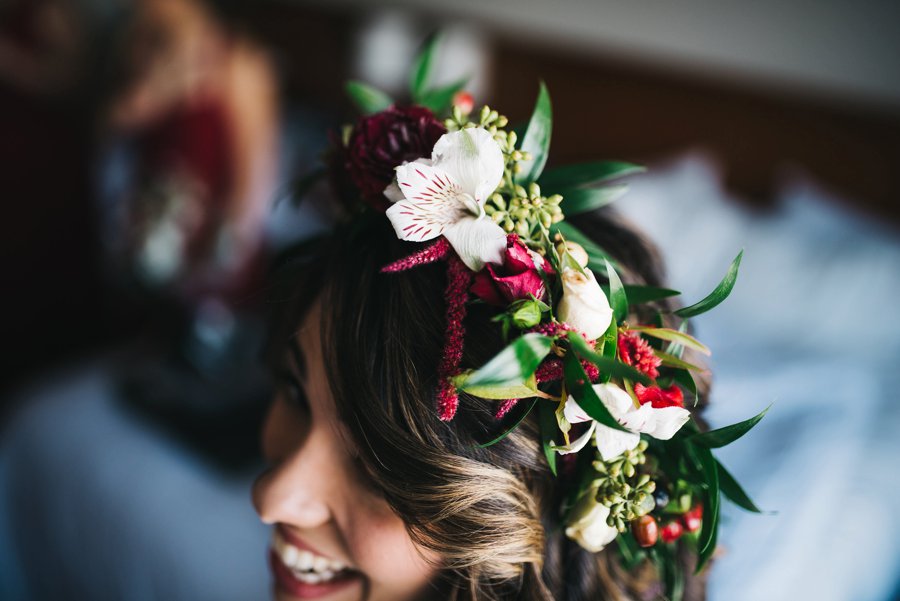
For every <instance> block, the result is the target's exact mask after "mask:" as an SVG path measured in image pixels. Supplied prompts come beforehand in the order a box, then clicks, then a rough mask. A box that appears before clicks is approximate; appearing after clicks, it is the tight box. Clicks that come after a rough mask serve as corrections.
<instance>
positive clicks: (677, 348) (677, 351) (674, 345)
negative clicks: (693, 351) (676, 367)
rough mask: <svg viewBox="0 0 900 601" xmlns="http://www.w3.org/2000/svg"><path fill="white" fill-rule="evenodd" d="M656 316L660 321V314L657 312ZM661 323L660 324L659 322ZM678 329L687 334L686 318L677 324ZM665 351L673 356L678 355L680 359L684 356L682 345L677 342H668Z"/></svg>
mask: <svg viewBox="0 0 900 601" xmlns="http://www.w3.org/2000/svg"><path fill="white" fill-rule="evenodd" d="M657 316H658V317H659V318H660V322H661V321H662V315H660V314H658V313H657ZM660 325H662V324H660ZM678 331H679V332H681V333H682V334H687V331H688V320H686V319H685V320H683V321H682V322H681V324H679V326H678ZM666 352H667V353H668V354H670V355H672V356H673V357H678V358H679V359H681V358H682V357H683V356H684V345H683V344H680V343H678V342H670V343H669V344H668V346H666Z"/></svg>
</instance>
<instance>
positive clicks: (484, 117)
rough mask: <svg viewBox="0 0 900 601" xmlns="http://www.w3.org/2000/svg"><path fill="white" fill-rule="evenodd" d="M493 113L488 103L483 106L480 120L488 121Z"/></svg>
mask: <svg viewBox="0 0 900 601" xmlns="http://www.w3.org/2000/svg"><path fill="white" fill-rule="evenodd" d="M490 115H491V107H489V106H488V105H484V106H483V107H481V115H479V121H481V123H487V120H488V117H490Z"/></svg>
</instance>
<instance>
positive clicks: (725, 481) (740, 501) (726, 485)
mask: <svg viewBox="0 0 900 601" xmlns="http://www.w3.org/2000/svg"><path fill="white" fill-rule="evenodd" d="M716 468H717V469H718V470H719V486H720V487H721V489H722V494H724V495H725V496H726V497H728V498H729V499H731V500H732V501H733V502H734V504H735V505H737V506H738V507H741V508H742V509H746V510H747V511H751V512H753V513H762V511H760V509H759V507H757V506H756V503H754V502H753V501H752V500H751V499H750V496H749V495H748V494H747V493H746V492H744V489H743V488H742V487H741V485H740V484H738V481H737V480H735V479H734V476H732V475H731V474H730V473H729V472H728V470H726V469H725V466H723V465H722V464H721V463H720V462H719V461H716Z"/></svg>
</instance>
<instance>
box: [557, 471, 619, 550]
mask: <svg viewBox="0 0 900 601" xmlns="http://www.w3.org/2000/svg"><path fill="white" fill-rule="evenodd" d="M596 496H597V488H596V487H591V488H590V489H588V490H587V491H586V492H585V493H584V494H583V495H582V496H581V498H580V499H579V500H578V504H577V505H576V506H575V508H574V509H573V511H572V517H571V521H570V522H569V525H568V526H567V527H566V536H568V537H569V538H571V539H572V540H574V541H575V542H577V543H578V544H579V545H581V546H582V547H583V548H584V549H587V550H588V551H590V552H591V553H597V552H599V551H601V550H602V549H603V547H605V546H606V545H608V544H609V543H611V542H612V541H613V540H615V538H616V536H618V535H619V531H618V530H616V529H615V528H613V527H612V526H609V525H608V524H607V523H606V518H608V517H609V507H607V506H606V505H604V504H602V503H598V502H597V499H596Z"/></svg>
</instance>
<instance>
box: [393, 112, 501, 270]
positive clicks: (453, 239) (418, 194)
mask: <svg viewBox="0 0 900 601" xmlns="http://www.w3.org/2000/svg"><path fill="white" fill-rule="evenodd" d="M429 163H430V164H429ZM503 164H504V161H503V152H502V151H501V150H500V146H499V145H498V144H497V142H496V141H495V140H494V137H493V136H492V135H491V134H490V133H489V132H488V131H487V130H485V129H484V128H481V127H474V128H469V129H463V130H460V131H455V132H451V133H448V134H444V135H443V136H441V138H440V139H439V140H438V141H437V143H436V144H435V145H434V149H433V151H432V155H431V161H428V160H427V159H418V160H416V161H413V162H412V163H405V164H403V165H400V166H399V167H397V168H396V172H397V188H396V189H395V188H393V187H392V186H388V189H387V190H385V193H386V195H387V196H388V198H390V199H392V200H393V199H395V198H398V195H397V189H399V191H400V193H401V194H402V199H400V200H398V201H397V202H395V203H394V204H393V205H392V206H391V207H390V208H389V209H388V210H387V216H388V218H389V219H390V220H391V224H392V225H393V226H394V230H395V231H396V232H397V237H399V238H400V239H401V240H412V241H416V242H424V241H425V240H431V239H433V238H437V237H438V236H441V235H443V236H444V237H446V238H447V241H448V242H450V245H451V246H452V247H453V250H455V251H456V254H458V255H459V258H460V259H462V261H463V263H465V264H466V266H468V268H469V269H471V270H472V271H480V270H481V268H482V267H484V264H485V263H501V262H502V261H503V252H504V250H505V249H506V232H504V231H503V228H501V227H500V226H499V225H497V224H496V223H494V222H493V221H492V220H491V219H490V218H487V219H486V218H485V212H484V201H485V200H486V199H487V197H488V196H490V195H491V194H492V193H493V192H494V190H496V189H497V186H499V185H500V180H501V179H502V178H503Z"/></svg>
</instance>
